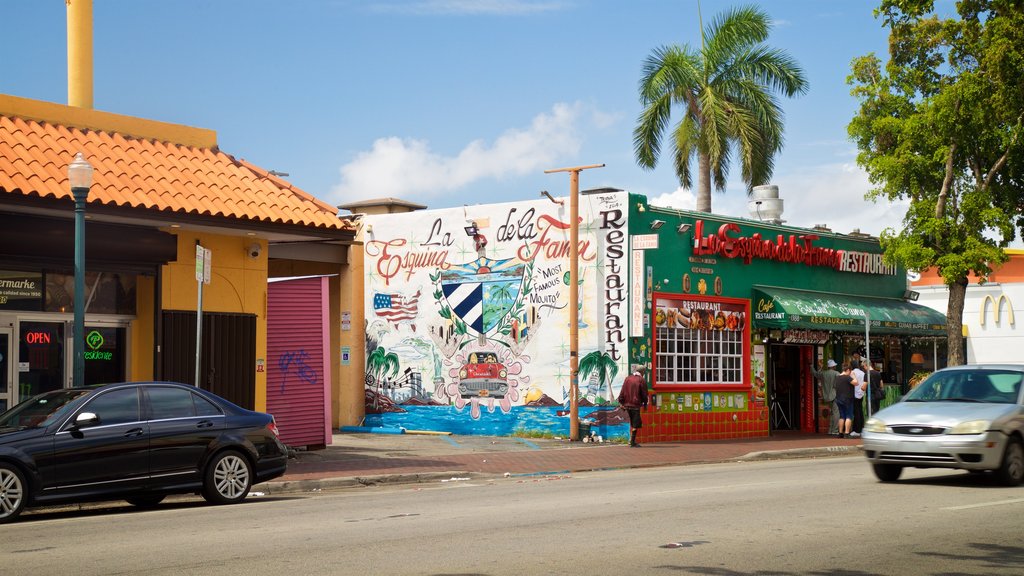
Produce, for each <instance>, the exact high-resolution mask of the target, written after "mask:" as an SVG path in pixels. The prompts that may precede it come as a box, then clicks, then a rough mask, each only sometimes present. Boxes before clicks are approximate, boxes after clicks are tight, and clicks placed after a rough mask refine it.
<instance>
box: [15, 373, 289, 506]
mask: <svg viewBox="0 0 1024 576" xmlns="http://www.w3.org/2000/svg"><path fill="white" fill-rule="evenodd" d="M287 465H288V451H287V448H285V446H284V445H283V444H282V443H281V441H280V440H278V431H277V424H276V423H275V422H274V417H273V416H271V415H269V414H263V413H261V412H253V411H251V410H246V409H244V408H240V407H238V406H236V405H234V404H232V403H231V402H228V401H227V400H225V399H223V398H221V397H219V396H217V395H215V394H211V393H210V392H206V391H204V390H200V389H198V388H196V387H194V386H188V385H185V384H177V383H174V382H131V383H124V384H106V385H103V386H92V387H85V388H65V389H62V390H54V391H52V392H46V393H44V394H40V395H38V396H34V397H32V398H30V399H28V400H25V401H24V402H22V403H20V404H18V405H17V406H15V407H13V408H11V409H10V410H8V411H7V412H4V413H3V414H0V523H2V522H8V521H11V520H13V519H14V518H17V517H18V515H19V514H21V512H22V511H23V510H24V509H25V508H26V507H30V506H41V505H49V504H59V503H69V502H84V501H91V500H112V499H124V500H127V501H128V502H130V503H132V504H135V505H137V506H154V505H156V504H158V503H159V502H160V501H161V500H163V499H164V497H165V496H166V495H168V494H188V493H201V494H202V495H203V497H204V498H205V499H206V500H207V501H208V502H210V503H214V504H233V503H236V502H241V501H242V500H243V499H245V497H246V495H247V494H248V493H249V488H250V487H252V485H253V484H254V483H259V482H265V481H267V480H270V479H272V478H276V477H278V476H281V475H283V474H284V473H285V470H286V468H287Z"/></svg>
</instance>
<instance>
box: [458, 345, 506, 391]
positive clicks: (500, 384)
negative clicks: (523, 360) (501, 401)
mask: <svg viewBox="0 0 1024 576" xmlns="http://www.w3.org/2000/svg"><path fill="white" fill-rule="evenodd" d="M505 394H508V370H506V369H505V365H504V364H502V363H501V362H498V356H497V354H495V353H494V352H470V353H469V356H468V361H467V362H466V364H465V365H463V366H462V369H461V370H459V395H461V396H462V397H463V398H504V397H505Z"/></svg>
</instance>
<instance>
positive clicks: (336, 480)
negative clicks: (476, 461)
mask: <svg viewBox="0 0 1024 576" xmlns="http://www.w3.org/2000/svg"><path fill="white" fill-rule="evenodd" d="M863 450H864V448H863V446H822V447H816V448H793V449H790V450H765V451H759V452H748V453H746V454H744V455H743V456H740V457H738V458H724V459H716V460H699V461H698V460H695V461H692V462H657V463H643V464H636V465H625V466H614V467H608V468H590V467H584V468H580V469H578V470H572V469H566V470H560V471H557V472H556V471H550V472H533V473H525V474H516V473H512V474H507V473H506V475H504V478H514V479H517V480H523V479H525V478H530V477H541V476H551V475H567V474H572V473H574V472H599V471H604V470H631V469H639V468H660V467H667V466H682V465H693V464H715V463H720V462H754V461H759V460H785V459H796V458H817V457H831V456H849V455H852V454H859V453H861V452H863ZM502 477H503V476H502V475H499V474H491V473H483V472H467V471H465V470H454V471H446V472H418V473H406V474H373V475H368V476H341V477H332V478H309V479H303V480H284V481H271V482H263V483H261V484H256V485H254V486H253V487H252V489H251V492H252V493H253V494H254V495H266V496H277V495H281V494H300V493H308V492H321V491H323V490H331V489H339V488H360V487H367V486H381V485H402V484H425V483H429V482H459V481H468V480H481V479H487V480H494V479H499V478H502Z"/></svg>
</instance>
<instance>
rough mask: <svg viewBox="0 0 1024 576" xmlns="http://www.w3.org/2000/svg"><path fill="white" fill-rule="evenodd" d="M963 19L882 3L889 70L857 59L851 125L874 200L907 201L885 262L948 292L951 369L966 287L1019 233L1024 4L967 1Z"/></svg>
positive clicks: (887, 233) (905, 2) (928, 1)
mask: <svg viewBox="0 0 1024 576" xmlns="http://www.w3.org/2000/svg"><path fill="white" fill-rule="evenodd" d="M956 11H957V14H956V17H948V18H946V17H940V16H938V15H937V14H935V13H934V5H933V1H932V0H883V1H882V2H881V4H880V6H879V8H878V9H876V10H875V16H876V17H879V18H881V20H882V22H883V25H884V26H885V27H888V28H889V29H890V33H889V51H890V55H889V56H890V58H889V62H888V63H886V64H885V66H884V67H883V65H882V62H881V61H880V60H879V59H878V58H877V57H876V56H875V55H874V54H868V55H867V56H863V57H860V58H857V59H855V60H854V61H853V63H852V74H851V75H850V76H849V78H848V80H847V82H848V83H849V84H850V85H852V86H853V89H852V91H851V93H852V94H853V95H854V96H856V97H857V98H858V99H859V100H860V109H859V110H858V112H857V114H856V116H854V118H853V120H852V121H851V122H850V124H849V127H848V129H849V133H850V136H851V137H852V138H853V139H854V141H855V142H856V143H857V148H858V150H859V153H858V156H857V162H858V164H860V165H861V166H862V167H864V169H865V170H867V172H868V176H869V178H870V181H871V183H872V185H873V186H874V187H873V189H872V190H871V191H870V192H869V193H868V197H869V198H874V199H877V198H884V199H886V200H889V201H896V200H904V201H906V200H909V202H910V206H909V208H908V210H907V213H906V215H905V216H904V219H903V226H902V228H901V229H900V230H895V229H892V228H890V229H887V230H884V231H883V232H882V234H881V242H882V246H883V248H884V249H885V253H886V257H887V258H888V259H889V260H890V261H895V262H897V263H900V264H903V265H904V266H906V267H907V268H909V269H913V270H924V269H925V268H930V267H936V268H937V270H938V272H939V274H941V275H942V278H943V280H944V282H945V283H946V285H947V286H948V288H949V304H948V308H947V310H946V320H947V335H948V346H949V350H948V355H947V357H948V363H949V365H952V366H955V365H959V364H963V363H964V358H963V352H962V350H963V334H962V331H961V326H962V323H963V308H964V299H965V296H966V292H967V285H968V276H969V275H970V274H971V273H974V274H975V275H977V276H978V277H979V278H981V279H982V280H984V279H985V278H986V277H987V276H988V274H990V273H991V271H992V266H993V265H996V264H999V263H1002V262H1005V261H1006V254H1005V252H1004V250H1003V248H1005V247H1006V245H1007V244H1008V243H1009V242H1010V241H1012V240H1013V238H1014V237H1015V234H1016V232H1015V227H1014V219H1015V218H1016V219H1018V223H1017V224H1018V226H1019V225H1020V222H1019V219H1020V206H1021V195H1022V187H1021V185H1020V174H1021V169H1022V166H1021V160H1022V159H1024V149H1022V145H1021V144H1022V139H1021V137H1020V132H1021V128H1022V126H1021V122H1022V114H1024V82H1022V80H1024V9H1022V2H1021V1H1020V0H963V1H961V2H958V3H957V4H956Z"/></svg>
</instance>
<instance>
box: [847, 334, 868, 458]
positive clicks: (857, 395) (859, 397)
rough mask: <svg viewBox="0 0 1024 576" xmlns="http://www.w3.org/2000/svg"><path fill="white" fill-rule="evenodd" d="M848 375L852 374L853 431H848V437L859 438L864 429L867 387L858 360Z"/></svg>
mask: <svg viewBox="0 0 1024 576" xmlns="http://www.w3.org/2000/svg"><path fill="white" fill-rule="evenodd" d="M854 356H858V355H856V354H855V355H854ZM851 364H852V362H851ZM850 376H853V431H852V432H850V437H851V438H859V437H860V433H861V431H862V430H864V391H865V390H866V389H867V384H866V383H865V378H864V370H862V369H861V363H860V361H859V360H858V362H857V367H856V368H854V369H853V370H850Z"/></svg>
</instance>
